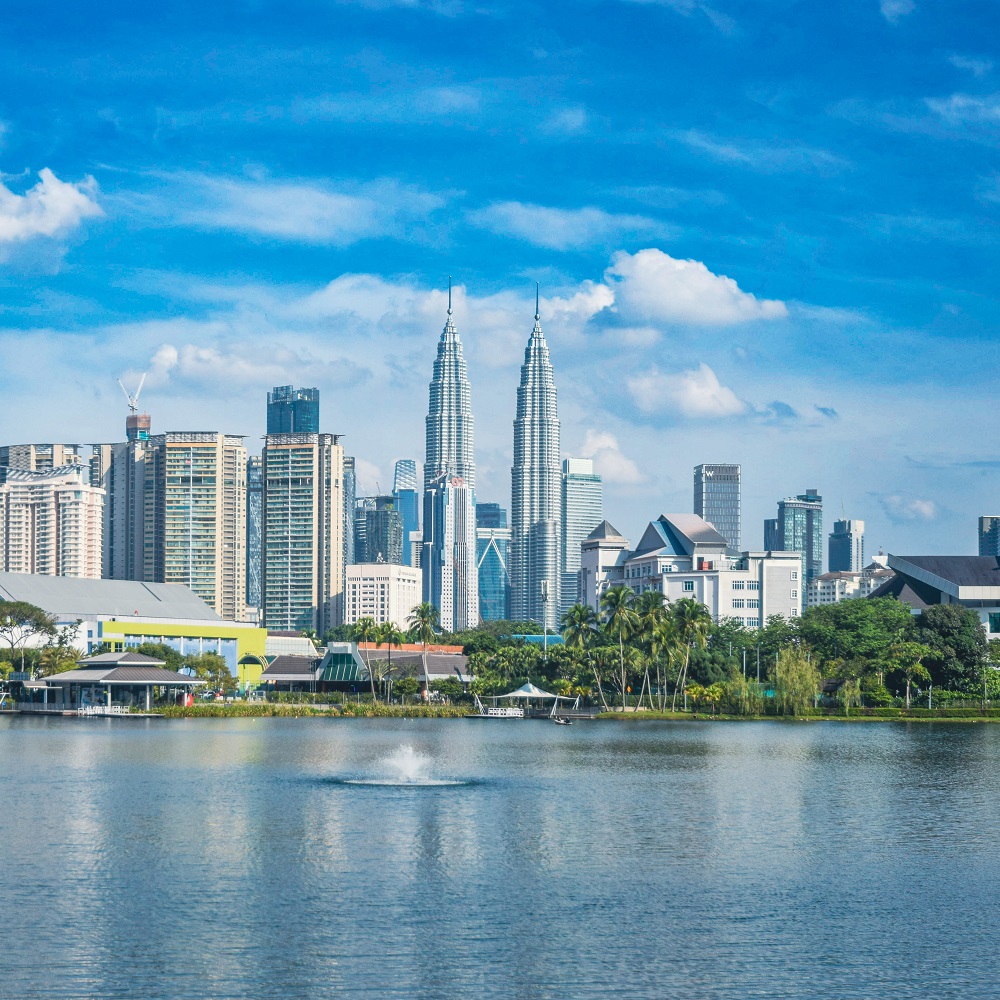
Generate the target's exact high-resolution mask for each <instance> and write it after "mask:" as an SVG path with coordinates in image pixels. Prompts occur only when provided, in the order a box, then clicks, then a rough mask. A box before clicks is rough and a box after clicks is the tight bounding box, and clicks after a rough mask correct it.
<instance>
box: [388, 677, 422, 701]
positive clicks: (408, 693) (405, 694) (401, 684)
mask: <svg viewBox="0 0 1000 1000" xmlns="http://www.w3.org/2000/svg"><path fill="white" fill-rule="evenodd" d="M392 690H393V693H394V694H396V695H398V696H399V697H400V698H404V699H405V698H412V697H413V696H414V695H415V694H416V693H417V692H418V691H419V690H420V682H419V681H418V680H417V679H416V677H400V679H399V680H398V681H396V682H395V683H394V684H393V685H392Z"/></svg>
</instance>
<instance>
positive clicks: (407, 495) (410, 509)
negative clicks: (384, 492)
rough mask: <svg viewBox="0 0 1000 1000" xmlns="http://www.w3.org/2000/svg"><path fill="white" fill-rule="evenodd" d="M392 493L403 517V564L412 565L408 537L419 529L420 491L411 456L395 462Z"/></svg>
mask: <svg viewBox="0 0 1000 1000" xmlns="http://www.w3.org/2000/svg"><path fill="white" fill-rule="evenodd" d="M392 493H393V496H395V498H396V508H397V509H398V510H399V514H400V517H402V519H403V564H404V565H406V566H412V565H414V563H415V562H416V561H419V560H414V558H413V554H412V551H411V544H410V538H411V536H412V534H413V532H415V531H418V530H419V529H420V491H419V490H418V489H417V463H416V462H415V461H414V460H413V459H412V458H401V459H400V460H399V461H398V462H396V475H395V477H394V479H393V484H392Z"/></svg>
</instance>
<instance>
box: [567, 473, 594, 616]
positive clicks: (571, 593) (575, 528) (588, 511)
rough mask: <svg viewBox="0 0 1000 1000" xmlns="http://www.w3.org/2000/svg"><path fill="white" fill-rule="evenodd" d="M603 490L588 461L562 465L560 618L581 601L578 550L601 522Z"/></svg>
mask: <svg viewBox="0 0 1000 1000" xmlns="http://www.w3.org/2000/svg"><path fill="white" fill-rule="evenodd" d="M603 511H604V490H603V484H602V482H601V477H600V476H599V475H597V474H596V473H595V472H594V463H593V461H592V460H591V459H589V458H567V459H564V460H563V465H562V511H561V515H562V585H561V587H560V592H559V617H560V618H561V617H562V616H563V615H564V614H566V612H567V611H569V609H570V608H571V607H573V605H574V604H576V603H577V601H579V600H580V599H581V597H580V589H579V575H580V546H581V545H582V544H583V541H584V539H585V538H586V537H587V536H588V535H589V534H590V533H591V532H592V531H593V530H594V528H596V527H597V526H598V525H599V524H600V523H601V521H603V520H604V513H603Z"/></svg>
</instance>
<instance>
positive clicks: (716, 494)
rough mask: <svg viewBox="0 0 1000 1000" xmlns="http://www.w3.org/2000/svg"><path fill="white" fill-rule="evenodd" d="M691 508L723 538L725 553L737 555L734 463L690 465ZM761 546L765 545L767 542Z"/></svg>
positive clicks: (737, 483) (736, 471) (737, 470)
mask: <svg viewBox="0 0 1000 1000" xmlns="http://www.w3.org/2000/svg"><path fill="white" fill-rule="evenodd" d="M694 512H695V513H696V514H697V515H698V516H699V517H703V518H704V519H705V520H706V521H708V523H709V524H711V525H713V526H714V528H715V530H716V531H717V532H719V534H720V535H722V537H723V538H725V540H726V542H727V546H726V552H727V554H728V555H730V556H737V555H739V553H740V549H741V544H742V543H741V540H740V538H741V533H740V521H741V516H742V515H741V505H740V467H739V466H738V465H704V464H703V465H696V466H695V467H694ZM764 548H765V549H766V548H767V543H765V544H764Z"/></svg>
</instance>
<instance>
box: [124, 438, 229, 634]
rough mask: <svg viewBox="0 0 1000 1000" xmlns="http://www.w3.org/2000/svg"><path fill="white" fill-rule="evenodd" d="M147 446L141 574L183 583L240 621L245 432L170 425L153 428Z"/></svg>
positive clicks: (164, 580)
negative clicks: (175, 428)
mask: <svg viewBox="0 0 1000 1000" xmlns="http://www.w3.org/2000/svg"><path fill="white" fill-rule="evenodd" d="M130 443H131V442H130ZM147 446H148V447H147V450H146V454H145V460H144V463H143V491H142V503H143V534H142V546H143V551H142V564H143V576H142V579H144V580H147V581H152V582H156V583H183V584H186V585H187V586H188V587H190V588H191V589H192V590H193V591H194V592H195V593H196V594H197V595H198V596H199V597H200V598H201V599H202V600H203V601H205V602H206V603H207V604H208V605H209V606H210V607H212V608H213V609H214V610H215V611H216V612H217V613H218V614H219V615H221V616H222V617H223V618H226V619H228V620H230V621H242V620H243V617H244V614H245V611H246V505H247V496H246V491H247V451H246V448H245V447H244V446H243V437H242V436H240V435H234V434H221V433H215V432H209V431H190V432H185V431H172V432H169V433H166V434H154V435H152V436H151V437H150V438H149V441H148V442H147Z"/></svg>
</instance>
